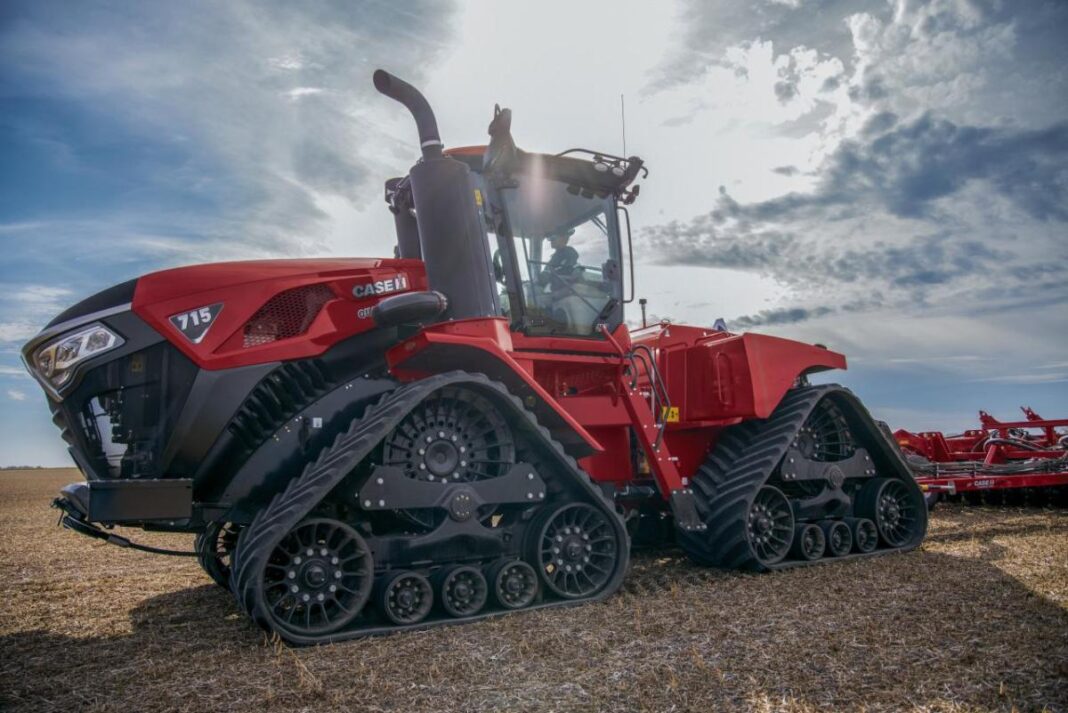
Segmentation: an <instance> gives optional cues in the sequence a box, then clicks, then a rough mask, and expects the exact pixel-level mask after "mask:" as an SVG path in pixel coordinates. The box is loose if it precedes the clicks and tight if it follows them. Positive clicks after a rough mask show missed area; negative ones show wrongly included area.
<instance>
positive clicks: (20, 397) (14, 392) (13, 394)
mask: <svg viewBox="0 0 1068 713" xmlns="http://www.w3.org/2000/svg"><path fill="white" fill-rule="evenodd" d="M7 397H8V398H9V399H11V400H12V401H25V400H26V393H25V392H23V391H19V390H18V389H8V390H7Z"/></svg>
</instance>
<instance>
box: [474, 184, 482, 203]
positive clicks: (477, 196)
mask: <svg viewBox="0 0 1068 713" xmlns="http://www.w3.org/2000/svg"><path fill="white" fill-rule="evenodd" d="M475 205H477V206H478V207H479V208H481V207H482V191H480V190H478V189H477V188H476V189H475Z"/></svg>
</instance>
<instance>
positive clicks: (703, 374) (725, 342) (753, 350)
mask: <svg viewBox="0 0 1068 713" xmlns="http://www.w3.org/2000/svg"><path fill="white" fill-rule="evenodd" d="M665 359H666V362H667V364H666V366H667V368H666V369H665V372H666V374H665V376H666V379H667V383H668V388H669V392H670V393H671V399H672V405H677V406H679V407H680V408H681V410H682V420H683V421H704V420H722V419H739V418H741V419H747V418H768V417H769V416H770V415H771V413H772V412H773V411H774V410H775V408H776V406H778V405H779V402H780V401H782V399H783V397H784V396H785V395H786V392H787V391H788V390H789V389H790V388H791V387H793V386H794V385H795V384H796V383H797V379H798V377H801V376H804V375H806V374H811V373H814V372H819V371H826V370H828V369H845V368H846V360H845V356H843V355H842V354H839V353H837V352H832V351H830V350H829V349H825V348H823V347H819V346H814V345H811V344H803V343H801V342H795V341H793V340H790V339H781V338H779V337H771V336H768V335H764V334H741V335H732V336H730V337H727V338H722V337H717V338H715V339H712V340H702V341H699V342H697V343H696V344H692V345H690V346H683V347H681V348H675V349H670V350H668V353H667V354H666V355H665Z"/></svg>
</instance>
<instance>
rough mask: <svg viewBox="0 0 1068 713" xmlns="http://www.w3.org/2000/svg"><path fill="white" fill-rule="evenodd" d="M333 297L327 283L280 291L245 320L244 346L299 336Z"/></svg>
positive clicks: (242, 342)
mask: <svg viewBox="0 0 1068 713" xmlns="http://www.w3.org/2000/svg"><path fill="white" fill-rule="evenodd" d="M333 298H334V293H333V291H331V289H330V288H329V287H327V286H326V285H308V286H307V287H295V288H293V289H292V290H286V291H285V292H279V293H278V294H277V295H275V296H274V297H272V298H271V299H270V300H268V301H267V304H265V305H263V306H262V307H260V309H259V311H257V312H256V314H254V315H252V318H251V319H250V320H249V321H248V322H246V323H245V329H244V335H243V338H242V341H241V346H242V347H243V348H245V349H248V348H249V347H258V346H261V345H263V344H271V343H272V342H277V341H278V340H280V339H289V338H291V337H297V336H300V335H301V334H304V333H305V332H306V331H308V327H310V326H311V323H312V321H313V320H314V319H315V318H316V316H318V314H319V312H320V311H321V310H322V309H323V305H325V304H326V303H327V302H329V301H330V300H331V299H333Z"/></svg>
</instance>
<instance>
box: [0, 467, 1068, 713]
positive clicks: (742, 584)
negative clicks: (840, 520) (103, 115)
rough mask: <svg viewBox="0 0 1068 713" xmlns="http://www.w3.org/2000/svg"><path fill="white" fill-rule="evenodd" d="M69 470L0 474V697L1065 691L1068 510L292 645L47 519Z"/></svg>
mask: <svg viewBox="0 0 1068 713" xmlns="http://www.w3.org/2000/svg"><path fill="white" fill-rule="evenodd" d="M73 475H74V474H73V472H72V471H58V472H56V471H54V472H6V473H0V523H3V526H4V530H5V532H4V537H3V538H2V539H0V601H2V602H3V604H2V606H0V709H2V710H11V711H22V710H45V711H50V710H71V709H85V710H94V711H95V710H100V711H104V710H115V711H143V710H183V711H239V710H257V711H275V710H277V711H282V710H286V711H289V710H339V711H341V710H353V711H356V710H359V711H363V710H370V711H375V710H404V711H454V710H455V711H477V710H487V709H495V710H554V711H570V710H582V711H586V710H591V711H592V710H612V711H620V710H649V711H670V710H678V711H685V710H693V711H710V710H724V709H748V710H789V711H795V710H796V711H817V710H820V711H822V710H827V709H829V708H844V709H850V710H872V711H875V710H902V709H905V710H908V709H917V710H936V711H963V710H991V709H993V710H1013V709H1018V710H1043V709H1048V710H1054V711H1056V710H1068V513H1066V512H1064V511H1042V510H991V509H964V508H961V507H950V508H944V509H941V510H938V511H936V513H935V517H934V519H933V522H932V526H931V535H930V537H929V538H928V540H927V543H926V544H925V545H924V546H923V548H922V550H921V551H918V552H914V553H911V554H908V555H903V556H895V557H883V558H876V559H873V560H868V561H862V562H847V563H841V564H837V565H832V566H822V567H815V568H809V569H804V570H795V571H790V572H783V573H778V574H772V575H757V576H754V575H745V574H733V573H722V572H716V571H710V570H704V569H700V568H697V567H694V566H691V565H690V564H688V563H687V562H686V561H685V560H684V559H683V558H681V557H680V556H679V555H678V554H677V553H674V552H672V553H668V554H665V555H653V554H644V555H638V556H636V558H635V563H634V567H633V571H632V572H631V573H630V575H629V577H628V579H627V583H626V585H625V587H624V591H623V592H622V593H621V594H619V595H617V596H614V597H612V598H611V599H610V600H608V601H607V602H605V603H602V604H594V605H588V606H582V607H575V608H568V609H558V610H552V611H542V612H535V613H527V614H519V615H513V616H508V617H504V618H499V619H496V620H492V621H488V622H483V623H479V624H473V625H469V626H460V627H446V628H439V629H435V630H431V631H425V632H420V633H411V634H401V635H394V636H389V637H382V638H375V639H366V640H361V641H356V642H352V643H347V644H341V645H337V646H328V647H321V648H314V649H289V648H287V647H285V646H282V645H279V644H277V643H273V642H270V641H268V640H266V639H265V637H264V636H263V635H262V634H261V633H260V632H259V631H258V630H256V629H254V628H253V627H252V626H251V625H250V624H249V623H248V622H247V621H246V620H245V619H244V618H243V617H242V616H241V615H240V614H239V613H238V611H237V608H236V606H235V605H234V603H233V601H232V600H231V598H230V596H229V595H228V594H227V593H226V592H224V591H223V590H222V589H220V588H218V587H216V586H214V585H212V584H210V583H209V581H208V579H207V577H206V576H205V575H203V574H202V573H201V572H200V570H199V569H198V567H197V565H196V564H195V563H194V562H193V561H191V560H188V559H176V558H166V557H158V556H152V555H147V554H141V553H137V552H131V551H125V550H119V549H117V548H114V547H110V546H108V545H103V544H98V543H95V542H91V541H89V540H87V539H85V538H82V537H78V536H77V535H75V534H73V533H71V532H67V531H63V530H60V529H59V528H56V527H55V518H56V515H55V512H54V511H50V510H49V509H48V502H49V499H50V498H51V497H52V495H53V493H54V492H55V491H56V490H57V488H58V486H60V485H61V484H63V483H65V482H68V481H69V480H70V479H72V478H73ZM137 534H138V535H140V534H141V533H137ZM189 539H190V538H188V537H184V536H162V535H158V536H152V537H150V538H148V540H150V541H152V542H154V543H157V544H168V545H171V546H175V545H186V544H187V543H188V541H189Z"/></svg>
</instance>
